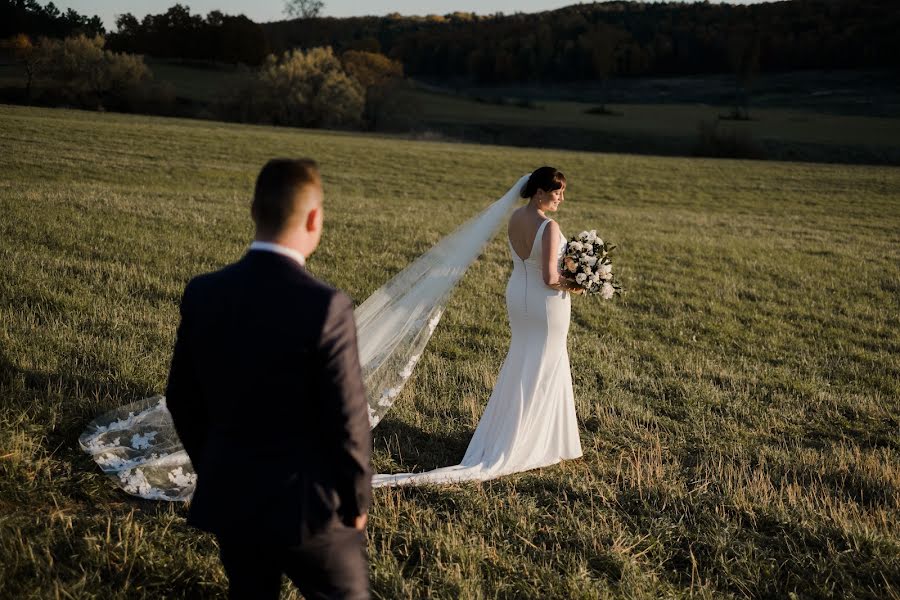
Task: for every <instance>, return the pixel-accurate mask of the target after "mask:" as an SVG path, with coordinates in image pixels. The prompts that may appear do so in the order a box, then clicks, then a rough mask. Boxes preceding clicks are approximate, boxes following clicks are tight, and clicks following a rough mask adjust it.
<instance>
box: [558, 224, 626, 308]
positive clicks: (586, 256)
mask: <svg viewBox="0 0 900 600" xmlns="http://www.w3.org/2000/svg"><path fill="white" fill-rule="evenodd" d="M613 248H615V246H614V245H609V244H607V243H605V242H604V241H603V240H601V239H600V238H599V237H597V230H596V229H591V230H590V231H582V232H581V233H579V234H578V235H576V236H573V237H572V239H571V240H569V243H568V244H566V252H565V254H564V255H563V259H562V261H563V264H562V267H563V268H562V273H563V275H564V276H565V277H566V278H567V279H570V280H573V281H574V282H575V283H576V284H578V285H580V286H581V287H583V288H584V290H585V292H587V293H588V294H600V297H601V298H603V299H604V300H609V299H610V298H612V297H613V296H614V295H615V294H621V293H622V286H620V285H619V284H618V283H617V282H616V281H615V280H614V279H613V274H612V261H611V260H610V259H609V253H610V252H611V251H612V249H613Z"/></svg>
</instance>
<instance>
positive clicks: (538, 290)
mask: <svg viewBox="0 0 900 600" xmlns="http://www.w3.org/2000/svg"><path fill="white" fill-rule="evenodd" d="M547 223H549V220H547V221H544V222H543V223H542V224H541V226H540V228H538V231H537V235H536V236H535V239H534V242H533V243H532V245H531V253H530V254H529V255H528V257H527V258H525V259H522V258H521V257H520V256H518V255H517V254H516V251H515V250H514V249H513V246H512V243H511V242H509V239H508V238H507V243H508V245H509V251H510V254H511V255H512V259H513V262H514V264H515V266H514V268H513V272H512V275H511V276H510V278H509V282H508V283H507V285H506V310H507V313H508V315H509V326H510V330H511V334H512V335H511V339H510V344H509V352H508V353H507V355H506V359H505V360H504V362H503V366H502V367H501V369H500V373H499V375H498V376H497V383H496V385H495V386H494V389H493V391H492V392H491V397H490V400H489V401H488V404H487V408H485V411H484V415H482V417H481V420H480V421H479V422H478V427H477V428H476V429H475V433H474V434H473V436H472V440H471V441H470V442H469V447H468V448H467V449H466V454H465V456H463V459H462V462H461V463H460V464H458V465H454V466H450V467H441V468H439V469H434V470H433V471H426V472H422V473H398V474H393V475H388V474H378V475H375V477H374V478H373V481H372V485H373V486H375V487H378V486H388V485H421V484H430V483H453V482H457V481H467V480H479V481H483V480H487V479H493V478H495V477H499V476H501V475H508V474H510V473H518V472H520V471H527V470H529V469H536V468H538V467H546V466H548V465H553V464H556V463H558V462H559V461H560V460H564V459H572V458H578V457H579V456H581V441H580V439H579V435H578V422H577V419H576V416H575V396H574V394H573V391H572V374H571V371H570V369H569V353H568V350H567V348H566V336H567V334H568V331H569V317H570V314H571V299H570V298H569V293H568V292H560V291H557V290H554V289H551V288H549V287H547V286H546V285H545V284H544V279H543V275H542V272H541V243H540V240H541V236H542V235H543V232H544V229H545V227H546V225H547ZM565 248H566V240H565V236H562V235H560V245H559V248H558V250H557V261H559V260H561V258H562V255H563V253H564V251H565Z"/></svg>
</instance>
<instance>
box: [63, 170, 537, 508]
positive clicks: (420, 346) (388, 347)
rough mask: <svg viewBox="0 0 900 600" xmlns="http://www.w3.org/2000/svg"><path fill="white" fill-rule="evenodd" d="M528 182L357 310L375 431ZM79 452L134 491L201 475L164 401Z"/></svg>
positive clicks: (132, 407) (113, 425)
mask: <svg viewBox="0 0 900 600" xmlns="http://www.w3.org/2000/svg"><path fill="white" fill-rule="evenodd" d="M527 179H528V175H526V176H524V177H522V178H521V179H520V180H519V181H518V182H516V184H515V185H513V187H512V188H510V190H509V191H508V192H506V194H504V195H503V197H501V198H500V199H499V200H497V201H495V202H494V203H493V204H491V205H490V206H488V207H487V208H486V209H485V210H483V211H482V212H481V213H479V214H478V215H476V216H474V217H473V218H471V219H469V220H468V221H467V222H465V223H464V224H463V225H461V226H460V227H459V228H457V229H456V230H455V231H454V232H453V233H451V234H450V235H448V236H447V237H445V238H443V239H442V240H441V241H439V242H438V243H437V244H436V245H434V246H433V247H432V248H431V249H429V250H428V251H427V252H426V253H425V254H423V255H422V256H420V257H419V258H417V259H416V260H415V261H413V262H412V263H411V264H410V265H408V266H407V267H406V268H405V269H403V270H402V271H400V272H399V273H398V274H397V275H395V276H394V277H393V278H392V279H391V280H390V281H388V282H387V283H386V284H384V285H383V286H381V287H380V288H378V289H377V290H375V292H374V293H373V294H372V295H371V296H369V297H368V298H367V299H366V300H365V301H364V302H363V303H362V304H360V305H359V306H358V307H357V308H356V310H355V312H354V315H355V318H356V327H357V337H358V341H359V355H360V364H361V365H362V371H363V378H364V380H365V384H366V390H367V391H368V395H369V422H370V424H371V426H372V427H375V426H376V425H377V424H378V422H379V421H380V420H381V418H382V417H384V415H385V414H386V413H387V411H388V410H389V409H390V408H391V406H392V405H393V403H394V401H395V400H396V398H397V396H398V395H399V394H400V391H401V390H402V389H403V386H404V384H405V383H406V380H407V379H409V377H410V375H412V370H413V368H414V367H415V365H416V363H417V362H418V360H419V357H420V356H421V355H422V351H423V350H424V348H425V345H426V344H427V343H428V340H429V338H430V337H431V334H432V333H433V332H434V329H435V327H437V324H438V321H440V318H441V315H442V313H443V310H444V305H445V304H446V302H447V298H448V297H449V296H450V293H451V292H452V291H453V288H454V287H456V284H457V282H458V281H459V278H460V277H461V276H462V275H463V273H465V271H466V269H468V267H469V265H471V264H472V262H473V261H474V260H475V259H476V258H477V257H478V255H479V254H480V253H481V251H482V249H483V248H484V246H485V244H486V243H487V242H488V240H490V239H491V237H492V236H493V235H494V232H495V231H496V230H497V227H498V226H499V225H500V223H501V222H502V221H503V218H504V217H505V216H506V215H507V213H508V212H509V209H510V208H511V207H512V206H513V204H515V202H516V200H517V199H518V198H519V190H520V189H521V188H522V186H523V185H524V184H525V182H526V181H527ZM78 441H79V444H80V445H81V447H82V448H83V449H84V450H85V451H86V452H87V453H88V454H90V455H91V456H92V457H93V459H94V460H95V461H96V463H97V464H98V465H99V466H100V468H101V469H103V471H104V472H105V473H106V474H107V475H109V476H110V477H111V478H112V479H113V480H114V481H116V483H117V484H118V485H119V487H121V488H122V489H123V490H125V491H126V492H128V493H129V494H133V495H135V496H140V497H142V498H147V499H151V500H187V499H188V498H190V496H191V494H193V492H194V484H195V482H196V479H197V477H196V475H195V474H194V469H193V467H192V466H191V462H190V459H189V458H188V456H187V453H186V452H185V451H184V448H183V447H182V445H181V441H180V440H179V439H178V435H177V434H176V433H175V427H174V425H173V424H172V417H171V415H170V414H169V411H168V410H167V409H166V400H165V398H164V397H163V396H154V397H152V398H146V399H144V400H139V401H137V402H132V403H131V404H126V405H124V406H121V407H119V408H117V409H115V410H112V411H110V412H108V413H106V414H104V415H102V416H100V417H99V418H97V419H95V420H94V421H92V422H91V423H90V424H89V425H88V427H87V430H86V431H85V432H84V433H83V434H82V435H81V437H80V438H79V440H78Z"/></svg>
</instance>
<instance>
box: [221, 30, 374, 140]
mask: <svg viewBox="0 0 900 600" xmlns="http://www.w3.org/2000/svg"><path fill="white" fill-rule="evenodd" d="M364 102H365V92H364V90H363V88H362V86H361V85H360V84H359V82H357V81H356V80H355V79H354V78H352V77H351V76H350V75H348V74H347V73H346V72H345V71H344V68H343V66H342V65H341V61H340V60H338V58H337V57H336V56H335V55H334V52H332V50H331V48H329V47H324V48H312V49H310V50H307V51H305V52H304V51H302V50H290V51H288V52H285V53H284V54H282V55H281V56H280V57H275V56H274V55H270V56H269V57H268V58H267V59H266V62H265V64H264V65H263V66H262V67H261V68H260V69H259V71H258V72H257V74H256V76H255V77H254V78H252V79H251V80H250V81H249V82H248V83H247V84H246V85H245V86H243V87H242V88H240V89H239V90H238V91H237V92H236V93H235V95H234V96H233V97H232V98H231V99H230V100H229V101H228V102H226V104H225V106H224V107H223V108H224V112H226V113H227V114H226V116H227V117H230V118H237V119H239V120H242V121H252V122H258V123H271V124H273V125H293V126H298V127H353V126H358V125H359V124H360V122H361V119H362V112H363V106H364Z"/></svg>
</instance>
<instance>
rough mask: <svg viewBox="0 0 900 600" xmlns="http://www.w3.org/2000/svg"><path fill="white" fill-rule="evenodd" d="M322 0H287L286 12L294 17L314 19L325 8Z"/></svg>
mask: <svg viewBox="0 0 900 600" xmlns="http://www.w3.org/2000/svg"><path fill="white" fill-rule="evenodd" d="M324 6H325V3H324V2H323V1H322V0H285V2H284V14H286V15H287V16H288V17H290V18H292V19H313V18H315V17H318V16H319V14H321V12H322V8H324Z"/></svg>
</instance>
